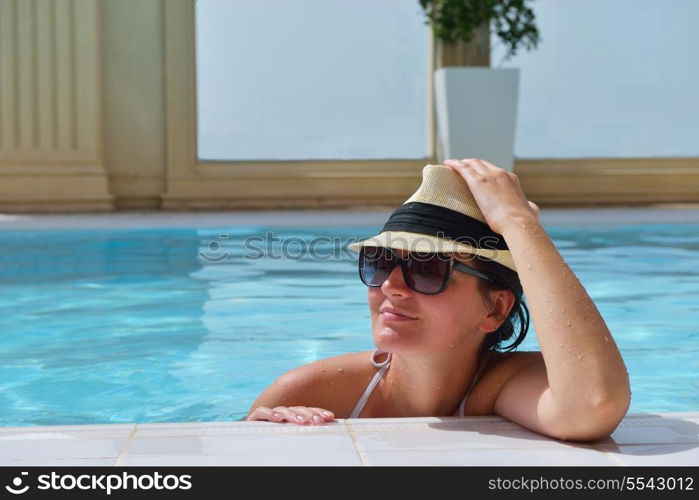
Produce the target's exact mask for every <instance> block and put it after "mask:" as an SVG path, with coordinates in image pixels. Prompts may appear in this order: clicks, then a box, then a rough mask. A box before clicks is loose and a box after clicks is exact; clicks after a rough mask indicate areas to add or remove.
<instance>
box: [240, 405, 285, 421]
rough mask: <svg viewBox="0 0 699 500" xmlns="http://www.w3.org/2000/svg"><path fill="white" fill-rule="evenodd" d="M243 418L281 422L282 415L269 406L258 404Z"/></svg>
mask: <svg viewBox="0 0 699 500" xmlns="http://www.w3.org/2000/svg"><path fill="white" fill-rule="evenodd" d="M245 420H250V421H253V420H267V421H269V422H283V416H282V415H281V414H280V413H279V412H277V411H275V410H272V409H271V408H267V407H266V406H258V407H257V408H255V409H254V410H253V411H252V412H250V415H248V416H247V418H246V419H245Z"/></svg>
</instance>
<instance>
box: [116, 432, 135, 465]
mask: <svg viewBox="0 0 699 500" xmlns="http://www.w3.org/2000/svg"><path fill="white" fill-rule="evenodd" d="M137 428H138V424H134V426H133V429H132V430H131V434H129V436H128V437H127V438H126V441H125V442H124V445H123V446H122V447H121V450H119V453H118V454H117V457H116V461H115V462H114V464H113V465H112V467H117V466H119V465H121V464H120V463H119V462H121V459H122V458H123V457H124V455H125V454H126V450H128V448H129V445H130V444H131V442H132V441H133V440H134V439H135V437H136V429H137Z"/></svg>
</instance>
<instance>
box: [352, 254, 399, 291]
mask: <svg viewBox="0 0 699 500" xmlns="http://www.w3.org/2000/svg"><path fill="white" fill-rule="evenodd" d="M396 262H397V261H396V259H395V258H394V256H393V252H391V251H390V250H389V249H387V248H383V247H362V250H361V252H360V254H359V277H360V278H361V279H362V282H364V284H365V285H367V286H381V285H383V282H384V281H386V278H388V276H389V275H390V274H391V271H393V268H395V267H396Z"/></svg>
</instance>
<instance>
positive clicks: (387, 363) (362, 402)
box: [349, 349, 391, 418]
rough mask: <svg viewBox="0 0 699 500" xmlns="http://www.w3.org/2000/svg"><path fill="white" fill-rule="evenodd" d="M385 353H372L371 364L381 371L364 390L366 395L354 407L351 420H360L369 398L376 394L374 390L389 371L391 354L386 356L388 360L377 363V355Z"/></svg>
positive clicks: (376, 350)
mask: <svg viewBox="0 0 699 500" xmlns="http://www.w3.org/2000/svg"><path fill="white" fill-rule="evenodd" d="M383 353H384V351H380V350H379V349H375V350H374V352H373V353H371V364H372V365H374V366H375V367H377V368H379V371H377V372H376V373H375V374H374V378H372V379H371V382H369V385H368V386H367V388H366V389H364V394H362V397H361V398H359V401H358V402H357V405H356V406H355V407H354V410H352V413H351V414H350V416H349V418H359V415H360V414H361V413H362V410H363V409H364V406H365V405H366V402H367V401H368V400H369V396H371V393H372V392H374V388H375V387H376V385H377V384H378V383H379V381H380V380H381V377H383V374H384V373H386V370H388V367H389V366H390V364H391V353H390V352H389V353H388V356H386V359H385V360H384V361H382V362H380V363H379V362H377V361H376V355H377V354H383Z"/></svg>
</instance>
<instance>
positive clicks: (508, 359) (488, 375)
mask: <svg viewBox="0 0 699 500" xmlns="http://www.w3.org/2000/svg"><path fill="white" fill-rule="evenodd" d="M533 362H543V357H542V354H541V352H540V351H514V352H487V353H485V354H484V360H483V371H482V373H481V376H480V378H479V380H478V383H477V384H476V385H475V387H474V388H473V391H472V393H471V395H470V396H469V400H468V401H467V403H466V409H465V414H466V415H492V414H494V406H495V401H496V400H497V398H498V396H499V394H500V390H501V389H502V388H503V387H504V386H505V384H506V383H507V381H508V380H509V379H510V377H512V376H513V375H514V374H515V373H517V372H518V371H519V370H520V369H521V368H523V367H524V366H525V365H528V364H530V363H533Z"/></svg>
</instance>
